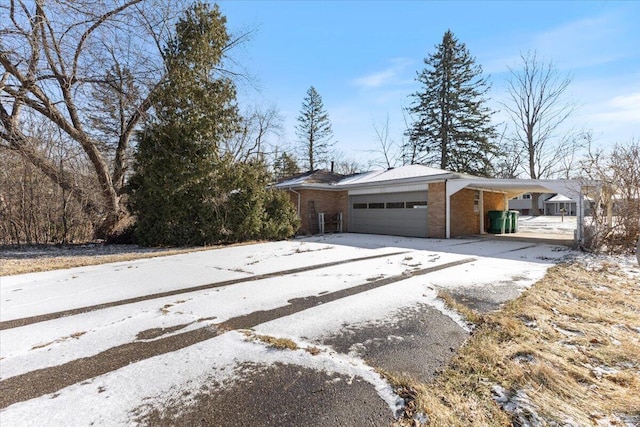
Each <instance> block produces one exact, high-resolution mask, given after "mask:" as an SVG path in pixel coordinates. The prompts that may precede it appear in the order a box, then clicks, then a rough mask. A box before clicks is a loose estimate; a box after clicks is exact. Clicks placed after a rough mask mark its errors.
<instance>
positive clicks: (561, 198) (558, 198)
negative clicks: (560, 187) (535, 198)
mask: <svg viewBox="0 0 640 427" xmlns="http://www.w3.org/2000/svg"><path fill="white" fill-rule="evenodd" d="M546 202H551V203H555V202H574V203H575V201H574V200H572V199H570V198H568V197H567V196H563V195H562V194H556V195H555V196H553V197H550V198H549V199H547V200H545V203H546Z"/></svg>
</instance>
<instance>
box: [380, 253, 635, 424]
mask: <svg viewBox="0 0 640 427" xmlns="http://www.w3.org/2000/svg"><path fill="white" fill-rule="evenodd" d="M443 298H444V299H445V301H448V303H449V304H451V305H454V303H453V302H452V299H451V298H447V296H446V295H445V296H444V297H443ZM463 314H465V313H463ZM467 314H468V313H467ZM475 316H478V317H480V322H479V324H478V327H477V328H476V329H475V331H474V333H473V335H472V337H471V338H470V340H469V341H468V342H467V343H466V344H465V346H463V347H462V348H461V349H460V352H459V353H458V355H457V356H456V357H455V358H454V359H453V360H452V361H451V363H450V364H449V365H448V367H447V368H446V369H445V370H444V372H443V373H442V374H441V375H440V376H439V377H438V378H436V379H435V380H434V381H433V382H432V383H429V384H419V383H415V382H413V381H412V380H411V379H407V378H400V379H398V378H393V376H392V375H387V377H388V378H389V379H390V381H391V382H392V384H396V385H397V386H402V387H405V388H407V389H410V390H413V393H414V394H415V398H414V401H415V409H411V411H413V412H415V413H419V412H422V413H423V414H426V418H428V420H429V422H428V424H427V425H431V426H500V425H504V426H510V425H513V419H512V418H511V416H510V415H509V414H507V413H506V412H505V411H503V410H502V409H501V408H500V406H499V405H498V404H497V403H495V401H494V397H493V395H492V387H494V386H496V385H499V386H501V387H503V388H504V389H506V390H507V392H509V393H516V392H521V393H524V394H525V395H526V396H527V398H528V402H529V403H530V405H531V408H533V410H534V412H535V413H536V414H537V416H538V417H539V418H540V419H542V420H544V421H545V422H547V423H549V422H560V424H562V423H561V422H562V421H565V420H572V422H573V423H574V425H585V426H588V425H596V423H597V422H598V420H600V421H604V420H608V422H611V423H612V424H615V423H616V422H617V423H620V425H623V424H622V423H621V422H620V421H619V419H618V418H617V416H618V415H632V416H640V329H639V328H640V285H639V284H638V283H637V280H636V281H634V280H632V279H629V278H628V277H626V276H622V275H617V274H616V273H614V272H613V271H612V268H610V267H609V266H606V265H605V266H603V268H602V269H600V270H599V271H591V270H588V269H586V268H584V267H582V266H580V265H577V264H571V265H561V266H557V267H554V268H552V269H550V270H549V271H548V273H547V275H546V276H545V277H544V279H542V280H541V281H540V282H538V283H537V284H536V285H535V286H533V287H532V288H530V289H529V290H527V291H526V292H525V293H524V294H523V295H522V296H521V297H520V298H518V299H516V300H514V301H512V302H511V303H509V304H507V305H506V306H505V307H504V308H503V310H501V311H499V312H495V313H490V314H486V315H483V316H479V315H477V314H476V315H475ZM408 418H409V419H403V420H400V421H399V422H398V423H397V425H413V424H412V423H413V420H412V419H411V418H412V417H408Z"/></svg>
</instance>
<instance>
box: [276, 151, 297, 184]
mask: <svg viewBox="0 0 640 427" xmlns="http://www.w3.org/2000/svg"><path fill="white" fill-rule="evenodd" d="M299 173H300V168H299V167H298V162H297V161H296V158H295V157H294V156H292V155H289V154H288V153H287V152H286V151H285V152H284V153H282V155H281V156H279V157H277V158H276V160H275V161H274V163H273V176H274V178H275V179H276V180H280V179H283V178H287V177H290V176H293V175H296V174H299Z"/></svg>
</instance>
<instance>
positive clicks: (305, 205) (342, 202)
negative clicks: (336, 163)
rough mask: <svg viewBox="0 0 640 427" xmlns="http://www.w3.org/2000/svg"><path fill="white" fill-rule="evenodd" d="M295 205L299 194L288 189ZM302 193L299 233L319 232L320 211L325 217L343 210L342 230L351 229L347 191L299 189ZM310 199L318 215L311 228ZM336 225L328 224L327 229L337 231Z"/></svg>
mask: <svg viewBox="0 0 640 427" xmlns="http://www.w3.org/2000/svg"><path fill="white" fill-rule="evenodd" d="M287 192H288V193H289V195H290V197H291V201H292V202H293V204H294V206H297V204H298V195H297V194H296V193H294V192H292V191H289V190H287ZM297 192H298V193H300V230H299V231H298V233H299V234H315V233H317V232H318V228H317V222H318V213H320V212H324V214H325V219H327V220H328V219H329V218H330V217H334V216H335V215H336V214H337V213H339V212H342V231H345V232H346V231H349V230H348V224H349V218H348V216H349V198H348V195H347V192H346V191H325V190H304V189H300V190H297ZM309 201H313V203H314V206H315V210H316V215H315V217H314V218H315V221H314V223H315V226H314V227H313V228H314V229H313V230H312V229H311V224H310V221H309V219H310V218H309ZM335 229H336V228H335V225H332V224H327V225H326V226H325V231H326V232H329V231H335Z"/></svg>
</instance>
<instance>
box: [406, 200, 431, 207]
mask: <svg viewBox="0 0 640 427" xmlns="http://www.w3.org/2000/svg"><path fill="white" fill-rule="evenodd" d="M405 207H406V208H407V209H426V208H427V202H426V201H425V202H407V203H406V204H405Z"/></svg>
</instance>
